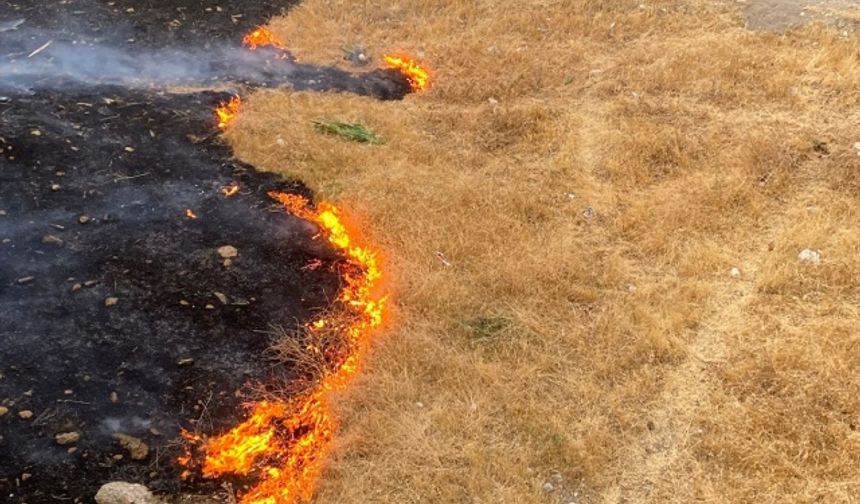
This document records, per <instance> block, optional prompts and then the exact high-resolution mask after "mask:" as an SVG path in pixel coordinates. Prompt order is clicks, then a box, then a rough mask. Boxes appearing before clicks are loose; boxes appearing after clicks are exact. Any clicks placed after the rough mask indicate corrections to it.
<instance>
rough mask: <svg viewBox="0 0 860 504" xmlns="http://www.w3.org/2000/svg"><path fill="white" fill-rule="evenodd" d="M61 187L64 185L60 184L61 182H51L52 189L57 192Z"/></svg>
mask: <svg viewBox="0 0 860 504" xmlns="http://www.w3.org/2000/svg"><path fill="white" fill-rule="evenodd" d="M60 189H62V186H60V184H51V190H52V191H54V192H56V191H59V190H60Z"/></svg>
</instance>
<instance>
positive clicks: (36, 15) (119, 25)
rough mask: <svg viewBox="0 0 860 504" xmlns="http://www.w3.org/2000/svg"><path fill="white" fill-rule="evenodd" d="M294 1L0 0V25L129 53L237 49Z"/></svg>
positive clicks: (293, 3)
mask: <svg viewBox="0 0 860 504" xmlns="http://www.w3.org/2000/svg"><path fill="white" fill-rule="evenodd" d="M296 3H298V2H297V1H296V0H277V1H271V0H270V1H266V0H238V1H237V0H230V1H223V0H66V1H63V2H46V1H43V0H0V14H2V18H0V23H3V22H12V21H15V20H24V21H25V23H26V26H32V27H36V28H39V29H43V30H51V31H61V32H66V33H68V34H71V35H74V36H75V37H76V38H78V39H87V40H93V39H105V38H108V39H110V40H113V39H115V38H117V36H119V38H120V39H121V40H122V43H123V44H124V45H126V46H128V47H164V46H194V47H200V48H204V49H205V48H207V47H210V46H212V45H214V44H216V43H219V42H232V43H235V44H239V43H240V42H241V40H242V36H243V35H244V34H245V33H246V32H247V31H249V30H250V29H252V28H253V27H255V26H257V25H260V24H263V23H265V22H266V21H268V19H269V18H271V17H272V16H274V15H277V14H280V13H282V12H283V11H285V10H286V9H288V8H289V7H290V6H292V5H295V4H296Z"/></svg>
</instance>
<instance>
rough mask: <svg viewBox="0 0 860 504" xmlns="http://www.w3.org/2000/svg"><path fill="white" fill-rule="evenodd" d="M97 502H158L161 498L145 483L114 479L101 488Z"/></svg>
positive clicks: (126, 503) (127, 503) (114, 503)
mask: <svg viewBox="0 0 860 504" xmlns="http://www.w3.org/2000/svg"><path fill="white" fill-rule="evenodd" d="M95 501H96V504H156V503H157V502H159V500H158V499H157V498H156V497H155V496H153V495H152V492H150V491H149V489H148V488H146V487H145V486H143V485H138V484H132V483H125V482H122V481H114V482H112V483H107V484H105V485H103V486H102V487H101V488H99V491H98V493H96V496H95Z"/></svg>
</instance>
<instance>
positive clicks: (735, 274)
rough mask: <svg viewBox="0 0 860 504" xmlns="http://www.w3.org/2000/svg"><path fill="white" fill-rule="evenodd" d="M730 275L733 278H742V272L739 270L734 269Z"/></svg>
mask: <svg viewBox="0 0 860 504" xmlns="http://www.w3.org/2000/svg"><path fill="white" fill-rule="evenodd" d="M729 275H731V277H732V278H740V277H741V270H740V269H739V268H732V269H731V271H729Z"/></svg>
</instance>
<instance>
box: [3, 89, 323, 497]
mask: <svg viewBox="0 0 860 504" xmlns="http://www.w3.org/2000/svg"><path fill="white" fill-rule="evenodd" d="M220 98H223V96H221V95H215V94H197V95H163V96H158V95H147V94H135V93H129V92H128V91H126V90H123V89H116V88H114V89H94V90H92V91H91V92H90V93H86V94H75V95H55V94H38V95H35V96H29V97H16V98H14V99H9V100H7V101H5V102H4V103H0V117H2V118H3V121H2V123H1V124H0V149H2V154H0V180H2V183H0V375H1V376H2V378H0V404H2V405H3V408H4V409H5V411H6V413H5V415H3V416H2V417H0V426H2V431H0V432H2V440H0V490H2V492H3V494H4V495H5V496H9V497H10V498H11V501H10V502H19V501H20V502H28V503H34V502H49V501H51V498H50V496H51V495H54V496H66V497H70V498H85V497H86V496H91V495H92V493H94V491H95V489H97V488H98V486H99V485H100V484H101V483H104V482H106V481H110V480H114V479H121V480H122V479H124V480H131V481H138V482H145V483H148V484H150V485H152V487H153V488H154V489H162V490H170V489H175V488H176V485H177V484H178V480H177V479H176V477H175V476H176V474H175V470H174V469H173V467H172V466H173V464H172V460H173V459H174V458H175V456H176V455H177V454H178V452H177V450H175V449H171V448H170V443H171V442H173V441H175V439H176V437H177V435H178V433H179V430H178V429H179V427H180V425H183V426H185V427H187V428H197V427H199V428H201V429H203V430H204V431H205V432H218V431H221V430H223V429H225V428H227V427H229V426H231V425H233V424H235V423H236V422H237V420H238V419H239V416H240V413H241V408H240V404H241V403H242V401H243V400H248V399H249V398H248V397H244V396H243V395H242V394H243V392H242V391H243V390H244V389H243V386H244V385H246V384H248V383H252V382H255V381H263V382H266V381H268V380H270V375H273V374H279V373H282V372H285V370H281V369H277V368H273V367H272V366H273V365H272V363H270V362H268V361H267V360H266V357H265V354H266V348H267V346H268V344H269V341H270V335H269V334H268V333H267V331H269V330H270V329H271V328H272V327H274V326H283V327H287V328H289V327H294V326H295V325H296V324H298V323H301V322H302V321H304V320H307V319H308V318H309V317H311V316H312V314H313V313H314V312H315V311H317V310H320V309H323V308H324V307H326V306H327V305H328V302H329V299H330V298H331V297H332V296H334V295H336V292H337V289H338V278H337V275H336V274H335V273H333V270H332V268H331V265H332V261H334V260H335V259H336V258H335V257H334V256H333V255H332V253H331V252H330V250H329V249H328V248H327V247H325V246H324V243H320V242H319V241H314V240H313V239H312V238H313V235H314V233H315V232H316V231H315V229H313V228H312V227H310V226H309V225H307V224H306V223H304V222H303V221H300V220H297V219H295V218H292V217H290V216H288V215H286V214H285V213H284V212H283V211H282V210H280V209H278V208H277V206H275V205H274V204H273V202H272V201H271V200H270V199H269V198H268V197H267V195H266V193H267V191H269V190H275V189H278V190H286V191H293V192H296V191H297V192H304V189H303V188H302V187H301V186H300V185H298V184H295V183H284V182H280V181H278V180H277V178H276V177H274V176H272V175H268V174H261V173H258V172H256V171H254V170H253V168H251V167H249V166H246V165H243V164H241V163H238V162H236V161H234V160H232V159H231V152H230V151H229V149H227V148H226V147H223V146H221V145H219V144H218V143H217V140H216V139H215V138H214V137H213V135H212V128H213V119H212V117H211V109H212V107H213V105H214V104H215V103H217V101H218V100H219V99H220ZM233 184H238V185H239V187H240V189H239V192H238V194H236V195H235V196H232V197H227V196H225V195H224V194H223V192H222V189H223V188H225V187H229V186H231V185H233ZM188 210H191V212H192V213H193V214H194V215H196V217H197V218H196V219H194V218H190V217H189V216H188V215H187V211H188ZM317 261H321V263H320V262H317ZM246 392H247V391H246ZM26 412H31V414H32V416H28V413H26ZM198 420H200V424H199V425H198V424H197V423H196V422H197V421H198ZM68 433H75V434H76V435H78V436H80V439H79V440H77V441H73V442H67V443H65V444H63V441H62V439H60V438H57V435H58V434H68ZM116 434H126V435H130V436H133V437H135V438H138V439H140V440H142V441H143V442H144V443H146V444H147V445H148V446H149V448H150V453H149V455H148V456H146V457H145V458H144V459H143V460H140V461H137V460H132V453H131V451H130V450H128V449H126V448H124V447H122V446H121V445H120V444H119V443H118V441H117V440H116V439H114V435H116ZM27 475H29V476H27ZM84 500H86V499H84Z"/></svg>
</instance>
